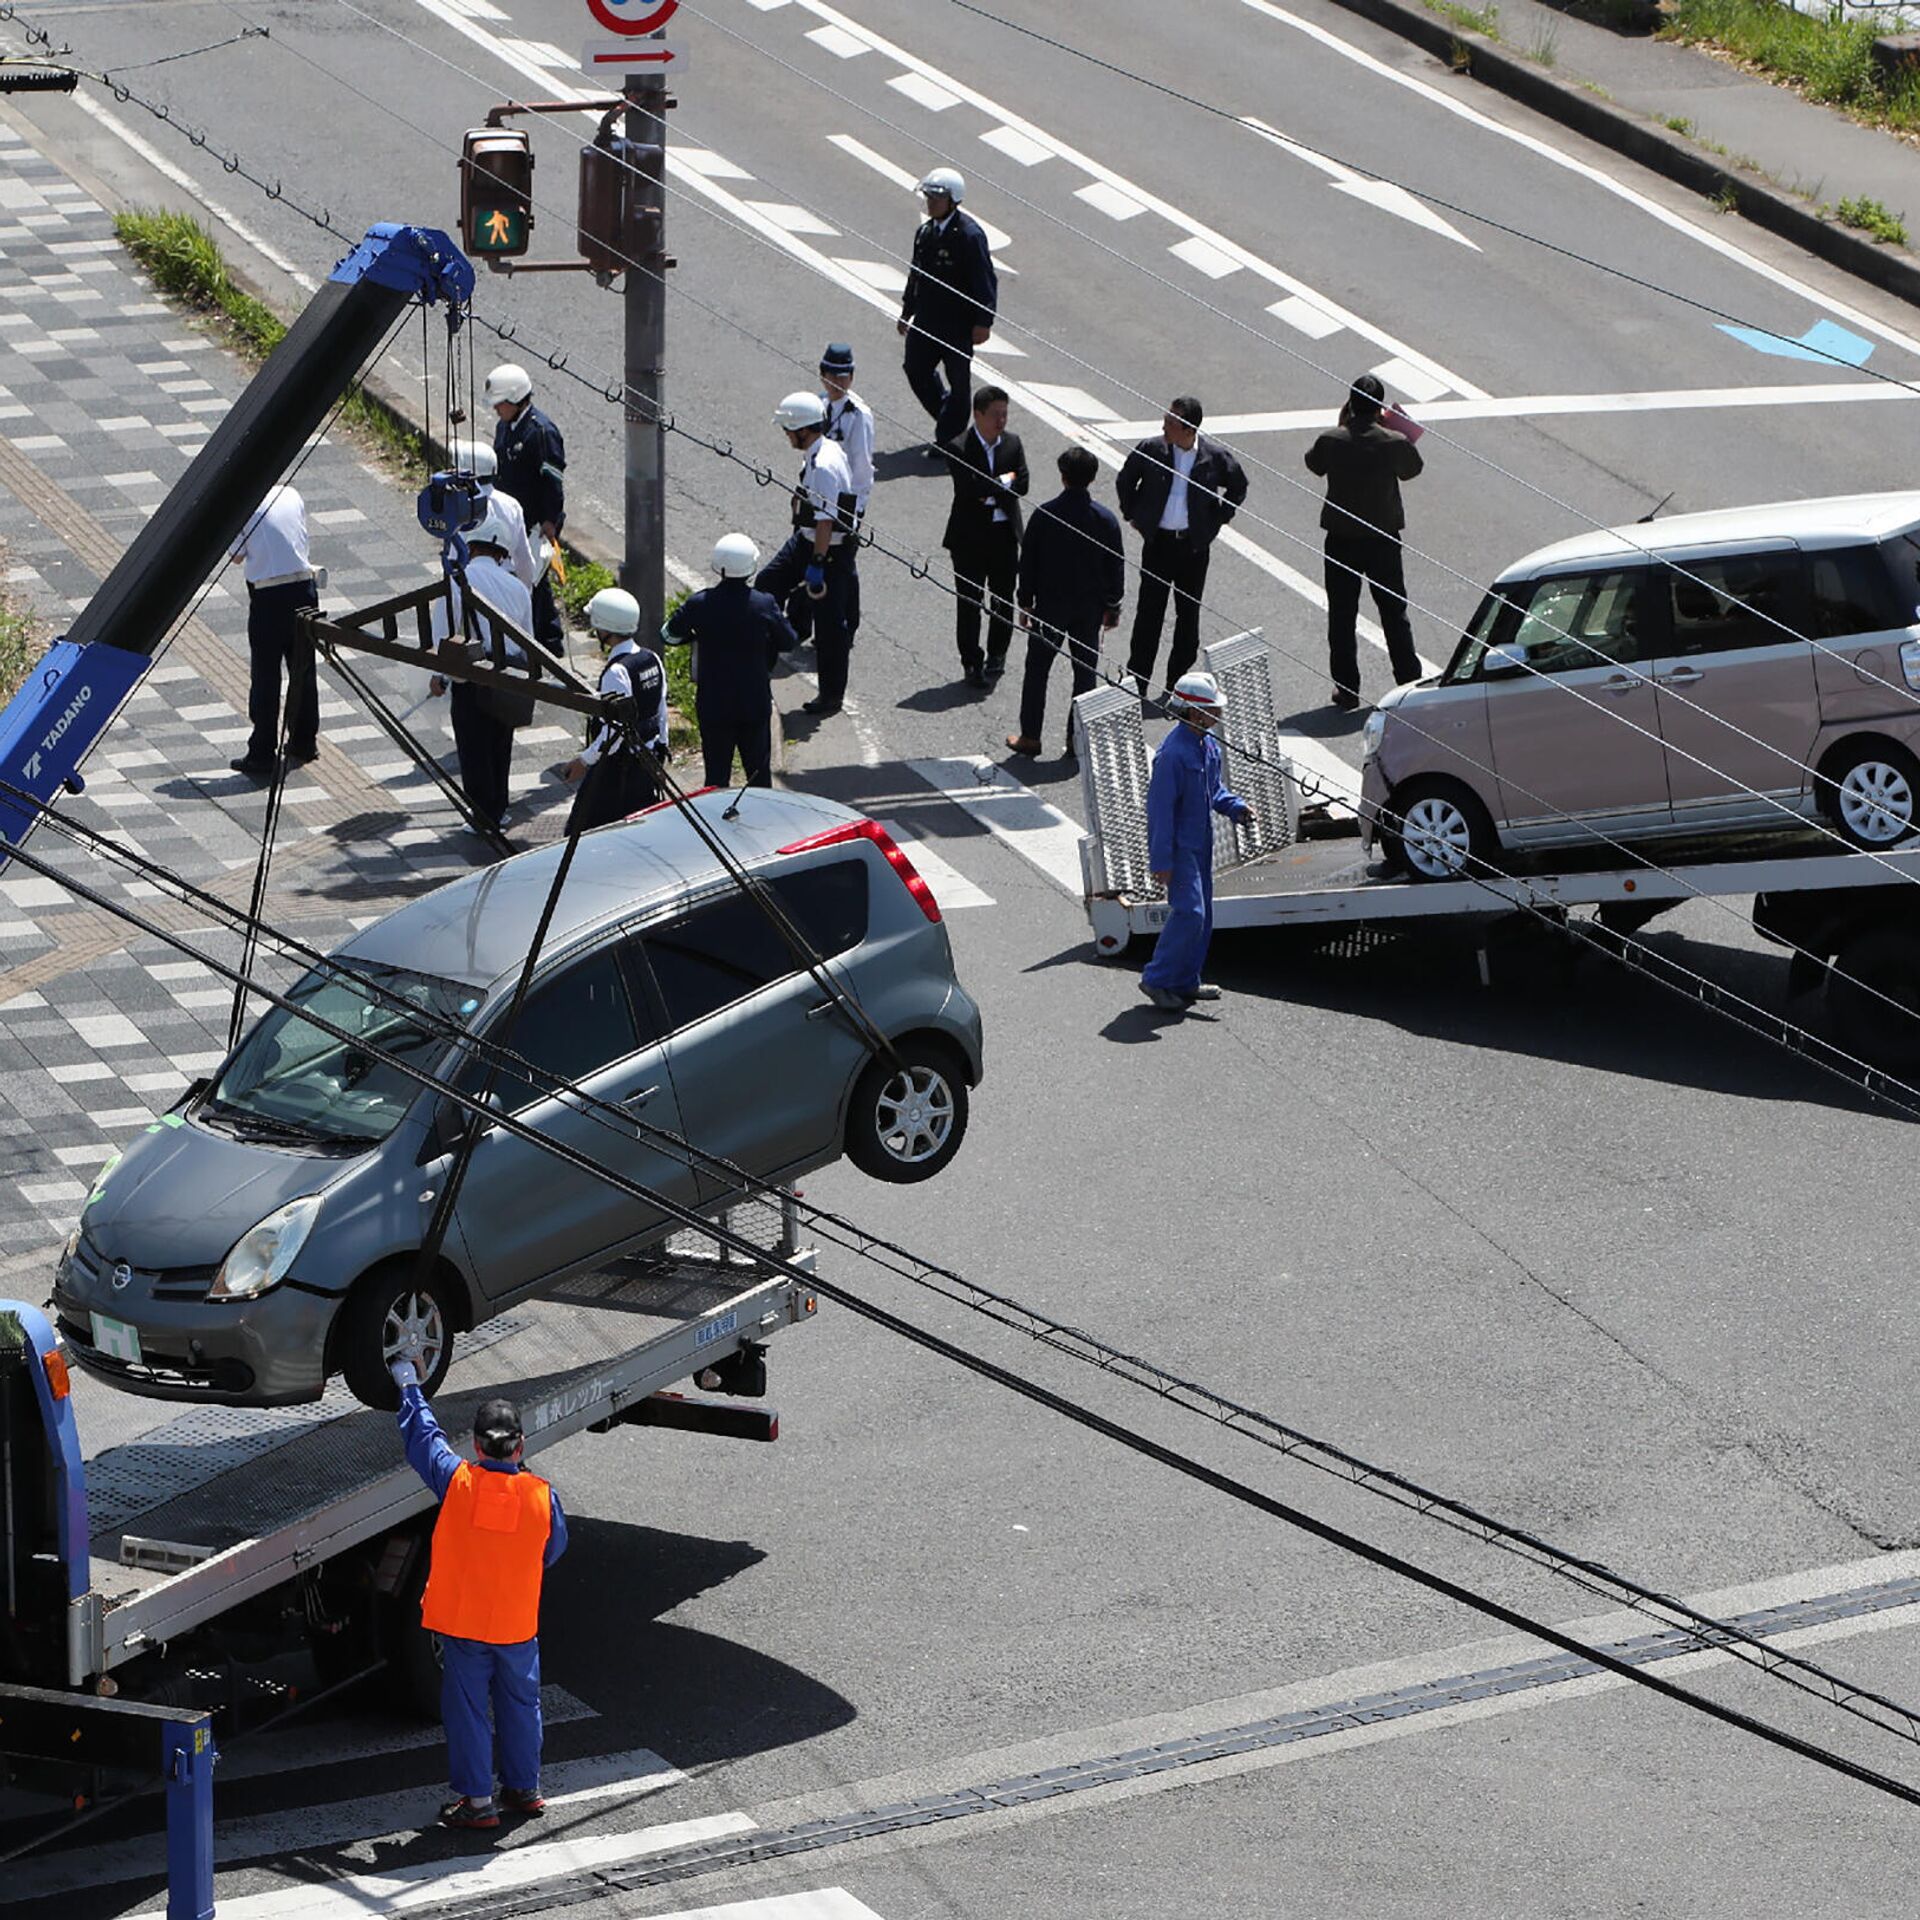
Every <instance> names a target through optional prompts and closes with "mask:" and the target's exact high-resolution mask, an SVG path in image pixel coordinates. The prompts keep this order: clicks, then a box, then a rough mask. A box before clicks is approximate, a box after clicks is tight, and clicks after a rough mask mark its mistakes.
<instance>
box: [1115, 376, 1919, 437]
mask: <svg viewBox="0 0 1920 1920" xmlns="http://www.w3.org/2000/svg"><path fill="white" fill-rule="evenodd" d="M1901 400H1920V392H1916V391H1915V390H1914V389H1913V388H1912V387H1902V386H1894V385H1890V384H1889V383H1888V382H1887V381H1884V380H1836V381H1831V382H1827V383H1823V384H1820V385H1813V384H1808V385H1805V386H1789V387H1672V388H1666V389H1660V390H1653V391H1649V392H1645V393H1523V394H1515V395H1512V396H1510V397H1507V398H1503V399H1498V400H1434V401H1430V402H1429V403H1427V404H1426V405H1424V406H1422V407H1421V409H1420V419H1421V421H1422V422H1423V423H1425V422H1438V421H1441V420H1525V419H1533V418H1546V417H1548V416H1550V415H1554V414H1573V413H1667V412H1673V413H1688V412H1693V411H1695V410H1701V409H1704V410H1707V411H1713V410H1717V409H1722V408H1726V407H1827V406H1842V405H1858V404H1862V403H1865V402H1871V401H1881V402H1892V401H1901ZM1332 425H1333V410H1332V409H1331V408H1330V407H1290V408H1285V409H1283V410H1281V411H1278V412H1274V413H1221V414H1209V415H1208V416H1207V431H1208V432H1209V433H1215V434H1218V435H1219V436H1220V437H1221V438H1222V439H1233V438H1236V437H1238V436H1239V435H1241V434H1248V433H1294V432H1299V431H1302V430H1304V429H1308V428H1313V429H1318V428H1320V427H1330V426H1332ZM1100 431H1101V432H1103V433H1107V434H1110V435H1112V437H1113V438H1114V439H1116V440H1124V439H1129V438H1138V437H1140V436H1141V435H1144V434H1149V433H1158V432H1159V431H1160V422H1159V421H1158V420H1116V421H1113V422H1111V423H1107V422H1102V423H1101V424H1100Z"/></svg>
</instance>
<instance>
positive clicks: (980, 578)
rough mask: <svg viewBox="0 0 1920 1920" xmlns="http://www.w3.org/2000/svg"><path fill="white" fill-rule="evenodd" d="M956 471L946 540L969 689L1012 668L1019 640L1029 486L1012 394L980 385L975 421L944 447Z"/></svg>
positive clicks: (958, 637) (958, 638) (956, 629)
mask: <svg viewBox="0 0 1920 1920" xmlns="http://www.w3.org/2000/svg"><path fill="white" fill-rule="evenodd" d="M943 450H944V452H945V454H946V457H947V470H948V472H949V473H950V474H951V475H952V477H953V508H952V510H951V511H950V512H949V513H948V515H947V532H946V539H945V541H944V542H943V544H944V545H945V547H946V549H947V551H948V553H950V554H951V555H952V556H953V583H954V585H955V587H956V588H958V590H959V598H958V600H957V601H956V603H955V604H956V611H955V614H954V638H955V640H956V641H958V643H959V647H960V668H961V671H962V673H963V674H964V675H965V676H966V682H967V685H968V686H970V687H984V686H986V685H987V683H988V682H989V681H991V680H997V679H998V678H999V677H1000V676H1001V674H1003V673H1005V672H1006V670H1007V646H1008V643H1009V642H1010V641H1011V640H1012V639H1013V587H1014V575H1015V573H1016V571H1017V569H1018V567H1019V564H1020V496H1021V495H1022V494H1024V493H1025V492H1026V490H1027V487H1028V484H1029V479H1028V474H1027V455H1026V449H1025V448H1023V447H1022V446H1021V444H1020V436H1019V435H1018V434H1017V433H1009V432H1008V431H1007V396H1006V393H1005V391H1004V390H1003V389H1002V388H1000V387H982V388H981V389H980V391H979V392H978V393H976V394H975V395H974V396H973V424H972V426H970V427H969V428H968V429H967V430H966V432H965V433H963V434H960V435H958V436H956V437H955V438H954V439H952V440H949V441H948V442H947V443H946V446H945V448H944V449H943ZM983 606H984V607H985V608H986V610H987V651H986V655H985V657H984V658H982V656H981V652H980V613H981V609H982V607H983Z"/></svg>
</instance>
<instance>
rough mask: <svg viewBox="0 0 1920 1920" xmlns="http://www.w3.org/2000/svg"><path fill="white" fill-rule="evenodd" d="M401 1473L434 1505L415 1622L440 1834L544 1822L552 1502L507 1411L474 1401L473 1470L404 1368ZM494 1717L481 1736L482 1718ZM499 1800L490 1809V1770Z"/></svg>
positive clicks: (506, 1406)
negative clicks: (438, 1781)
mask: <svg viewBox="0 0 1920 1920" xmlns="http://www.w3.org/2000/svg"><path fill="white" fill-rule="evenodd" d="M391 1371H392V1374H393V1383H394V1385H395V1386H396V1387H398V1388H399V1390H400V1438H401V1441H402V1443H403V1444H404V1446H405V1448H406V1453H407V1465H408V1466H410V1467H411V1468H412V1469H413V1470H414V1472H415V1473H417V1474H418V1475H419V1476H420V1478H421V1479H422V1480H424V1481H425V1482H426V1483H427V1485H428V1486H429V1487H430V1488H431V1489H432V1490H433V1497H434V1498H435V1499H436V1500H438V1501H439V1502H440V1514H439V1518H438V1519H437V1520H436V1521H435V1522H434V1529H433V1561H432V1565H431V1567H430V1569H429V1571H428V1574H427V1588H426V1592H425V1594H424V1595H423V1596H422V1597H421V1601H420V1620H421V1624H422V1625H423V1626H425V1627H426V1628H427V1629H428V1630H429V1631H430V1632H432V1633H435V1634H438V1635H439V1638H440V1656H441V1667H442V1679H441V1686H440V1712H441V1716H442V1718H443V1719H444V1720H445V1722H446V1728H447V1771H448V1777H449V1779H450V1780H451V1782H452V1785H453V1791H454V1798H453V1799H452V1800H450V1801H449V1802H448V1803H447V1804H446V1805H445V1806H444V1807H442V1808H441V1809H440V1823H441V1825H442V1826H448V1827H460V1828H486V1827H497V1826H498V1825H499V1824H500V1814H501V1810H502V1808H504V1809H505V1811H507V1812H508V1813H518V1814H525V1815H529V1816H531V1815H534V1814H540V1813H544V1812H545V1811H546V1806H547V1803H546V1801H545V1799H544V1798H543V1797H542V1796H541V1792H540V1741H541V1726H540V1639H539V1627H540V1586H541V1576H542V1575H543V1574H544V1573H545V1571H546V1569H547V1568H548V1567H550V1566H552V1565H553V1563H554V1562H555V1561H556V1560H558V1559H559V1558H560V1556H561V1555H562V1554H563V1553H565V1552H566V1550H567V1516H566V1514H565V1513H564V1512H562V1510H561V1507H560V1496H559V1495H558V1494H557V1493H556V1492H554V1490H553V1488H552V1487H551V1486H550V1485H549V1484H548V1483H547V1482H546V1481H545V1480H543V1479H541V1477H540V1476H539V1475H538V1474H537V1473H529V1472H528V1471H527V1469H526V1467H525V1466H524V1465H523V1464H522V1463H521V1458H520V1456H521V1454H522V1452H523V1451H524V1450H525V1446H526V1440H525V1436H524V1435H523V1434H522V1432H521V1428H520V1416H519V1414H518V1413H517V1412H516V1411H515V1409H514V1407H513V1404H512V1402H511V1401H507V1400H483V1401H481V1403H480V1406H479V1408H478V1410H477V1411H476V1412H475V1414H474V1417H473V1451H474V1459H473V1460H472V1461H466V1460H462V1459H461V1457H460V1456H459V1455H458V1454H457V1453H455V1452H454V1450H453V1448H452V1447H451V1446H449V1445H448V1444H447V1437H446V1435H445V1434H444V1433H442V1432H441V1431H440V1423H439V1421H437V1420H436V1419H435V1418H434V1417H433V1409H432V1407H430V1406H429V1405H428V1404H427V1396H426V1395H425V1394H424V1393H423V1392H422V1391H421V1389H420V1375H419V1371H418V1369H417V1368H416V1366H415V1364H414V1362H413V1361H412V1360H411V1359H407V1358H404V1357H403V1358H401V1359H397V1360H395V1361H394V1363H393V1366H392V1369H391ZM489 1700H491V1702H492V1706H493V1718H492V1724H491V1725H489V1724H488V1718H487V1706H488V1702H489ZM496 1756H497V1758H498V1761H499V1770H500V1780H501V1787H502V1791H501V1794H500V1799H499V1801H498V1802H496V1801H495V1799H494V1793H493V1781H494V1762H495V1759H496Z"/></svg>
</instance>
